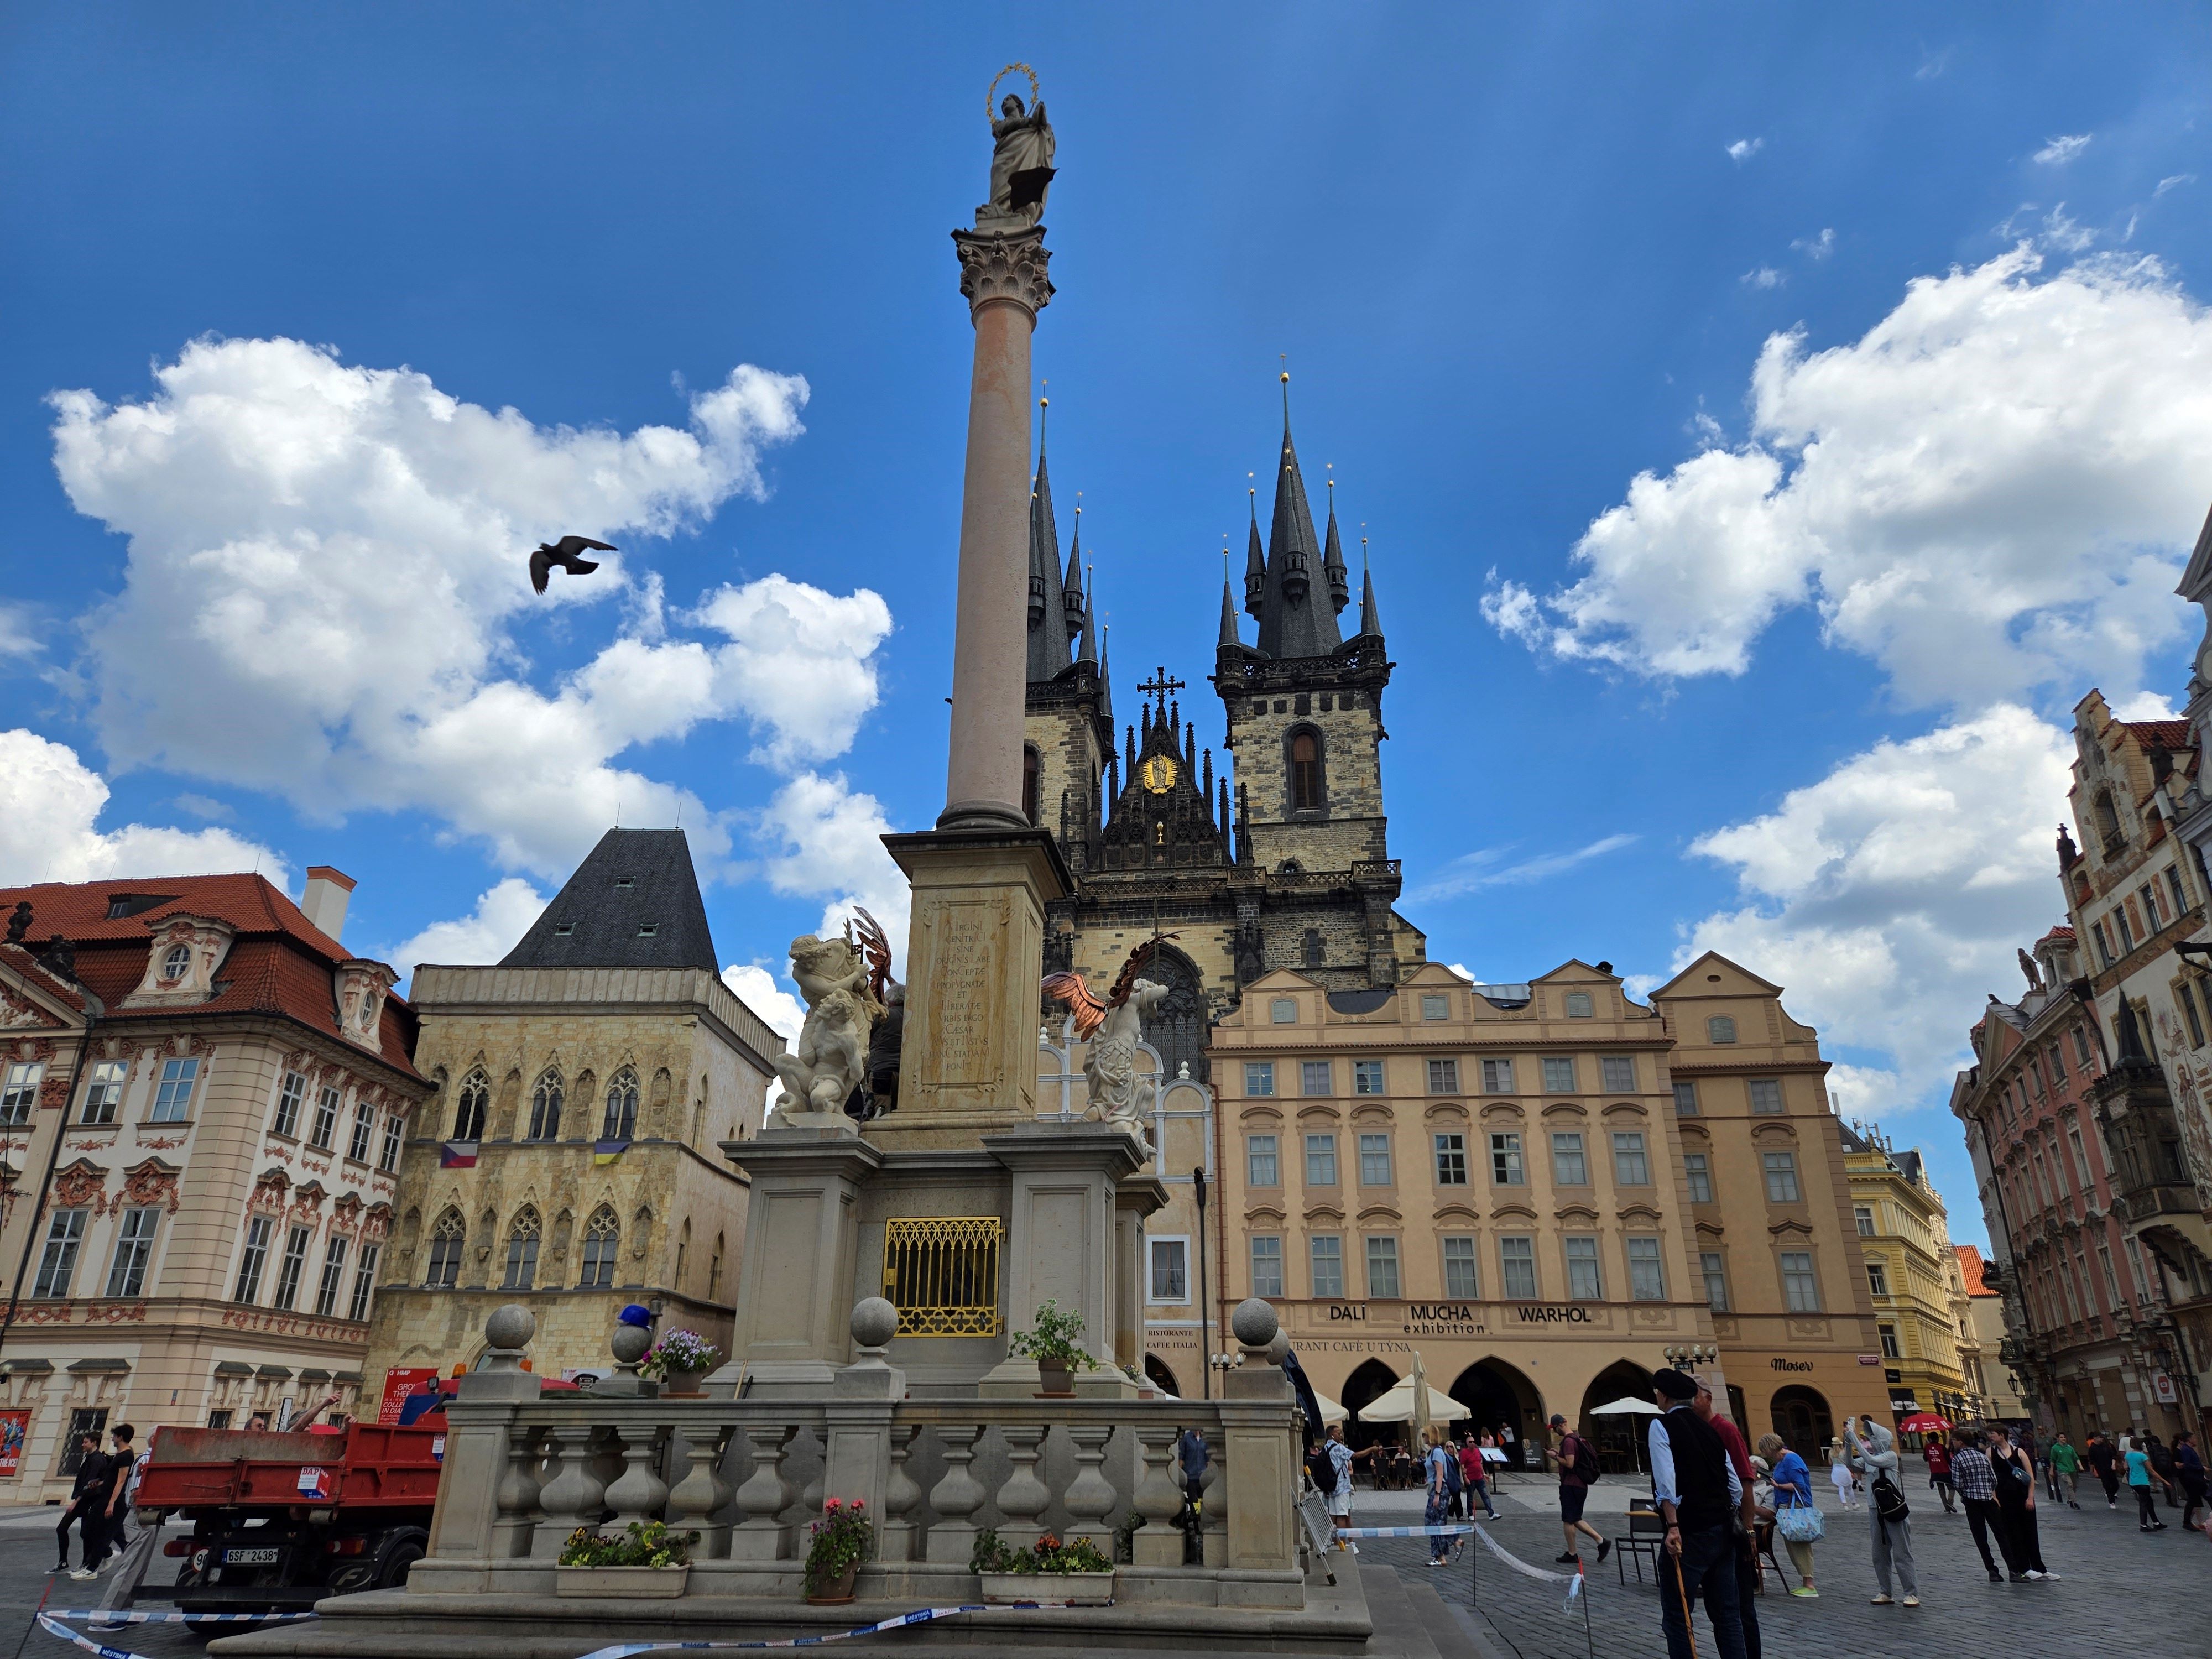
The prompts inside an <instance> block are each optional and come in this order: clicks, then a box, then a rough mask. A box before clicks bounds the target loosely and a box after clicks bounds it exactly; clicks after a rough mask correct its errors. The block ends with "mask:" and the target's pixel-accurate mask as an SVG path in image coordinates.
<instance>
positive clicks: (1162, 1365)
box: [1145, 1353, 1182, 1400]
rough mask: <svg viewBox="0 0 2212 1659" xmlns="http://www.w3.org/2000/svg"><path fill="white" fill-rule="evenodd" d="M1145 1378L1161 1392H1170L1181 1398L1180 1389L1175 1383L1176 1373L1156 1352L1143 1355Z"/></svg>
mask: <svg viewBox="0 0 2212 1659" xmlns="http://www.w3.org/2000/svg"><path fill="white" fill-rule="evenodd" d="M1145 1380H1146V1382H1148V1383H1151V1384H1152V1386H1153V1387H1154V1388H1156V1389H1159V1390H1160V1392H1161V1393H1163V1394H1171V1395H1175V1397H1176V1399H1178V1400H1180V1399H1182V1389H1181V1388H1180V1387H1178V1386H1177V1385H1176V1374H1175V1373H1174V1372H1173V1371H1171V1370H1169V1369H1168V1368H1167V1364H1166V1362H1165V1361H1164V1360H1162V1359H1161V1358H1160V1357H1159V1355H1158V1354H1156V1353H1147V1354H1146V1356H1145Z"/></svg>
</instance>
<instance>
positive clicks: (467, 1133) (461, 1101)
mask: <svg viewBox="0 0 2212 1659" xmlns="http://www.w3.org/2000/svg"><path fill="white" fill-rule="evenodd" d="M490 1104H491V1084H490V1083H489V1080H487V1079H486V1078H485V1077H484V1074H483V1071H482V1070H481V1069H478V1070H477V1071H473V1072H471V1073H469V1074H468V1075H467V1076H466V1077H465V1078H463V1079H461V1091H460V1094H459V1096H458V1097H456V1099H455V1102H454V1106H453V1139H456V1140H482V1139H483V1131H484V1111H485V1109H486V1108H488V1107H489V1105H490Z"/></svg>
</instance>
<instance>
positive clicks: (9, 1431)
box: [0, 1412, 31, 1480]
mask: <svg viewBox="0 0 2212 1659" xmlns="http://www.w3.org/2000/svg"><path fill="white" fill-rule="evenodd" d="M30 1431H31V1414H30V1413H28V1412H0V1480H13V1479H14V1478H15V1476H16V1475H17V1474H21V1472H22V1468H23V1439H24V1437H25V1436H27V1435H28V1434H29V1433H30Z"/></svg>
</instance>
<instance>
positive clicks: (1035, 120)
mask: <svg viewBox="0 0 2212 1659" xmlns="http://www.w3.org/2000/svg"><path fill="white" fill-rule="evenodd" d="M1013 70H1021V71H1022V73H1023V74H1024V75H1027V76H1029V77H1030V99H1031V100H1032V103H1033V104H1034V107H1025V106H1024V105H1023V103H1022V100H1021V99H1020V98H1019V97H1018V95H1017V94H1013V93H1011V92H1010V93H1008V94H1006V96H1005V97H1004V98H1002V99H1000V100H999V113H998V115H997V116H996V117H995V118H994V119H993V120H992V122H991V138H992V141H993V145H994V148H993V149H992V151H991V199H990V201H989V202H988V203H987V204H985V205H984V206H982V207H981V208H979V209H977V210H976V213H975V224H976V228H978V229H983V228H987V227H988V224H989V222H990V221H992V220H994V219H995V220H1000V221H1006V220H1016V221H1018V222H1021V223H1023V224H1024V225H1033V224H1035V223H1036V222H1037V221H1038V220H1040V219H1042V218H1043V217H1044V198H1045V194H1046V192H1047V191H1049V190H1050V189H1051V188H1052V179H1053V174H1054V173H1055V172H1056V171H1057V169H1056V168H1055V167H1054V166H1053V164H1052V158H1053V137H1052V123H1051V122H1049V121H1048V120H1047V119H1046V118H1045V113H1044V100H1043V99H1042V98H1041V97H1039V96H1038V95H1037V83H1036V75H1035V74H1034V73H1032V72H1031V71H1030V68H1029V66H1028V65H1027V64H1008V65H1007V66H1006V69H1004V70H1000V79H1004V78H1005V76H1006V75H1008V74H1010V73H1012V71H1013ZM997 84H998V83H997V82H993V83H992V85H993V88H994V89H995V88H996V87H997Z"/></svg>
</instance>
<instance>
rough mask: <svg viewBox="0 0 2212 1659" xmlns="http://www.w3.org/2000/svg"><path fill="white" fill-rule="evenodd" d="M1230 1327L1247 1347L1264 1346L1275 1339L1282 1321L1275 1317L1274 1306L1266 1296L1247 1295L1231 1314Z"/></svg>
mask: <svg viewBox="0 0 2212 1659" xmlns="http://www.w3.org/2000/svg"><path fill="white" fill-rule="evenodd" d="M1229 1328H1230V1329H1231V1330H1232V1331H1234V1332H1235V1333H1236V1334H1237V1340H1238V1341H1239V1342H1242V1343H1243V1345H1244V1346H1246V1347H1248V1348H1264V1347H1266V1346H1267V1345H1268V1344H1269V1343H1270V1342H1272V1341H1273V1340H1275V1333H1276V1332H1277V1331H1279V1330H1280V1329H1281V1328H1282V1322H1281V1321H1280V1320H1279V1319H1277V1318H1276V1317H1275V1310H1274V1308H1273V1306H1272V1305H1271V1304H1269V1303H1268V1302H1267V1300H1266V1299H1265V1298H1264V1297H1256V1296H1254V1297H1246V1298H1245V1299H1244V1300H1243V1301H1242V1302H1240V1303H1238V1304H1237V1306H1236V1309H1235V1310H1234V1311H1233V1312H1231V1314H1230V1316H1229Z"/></svg>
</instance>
